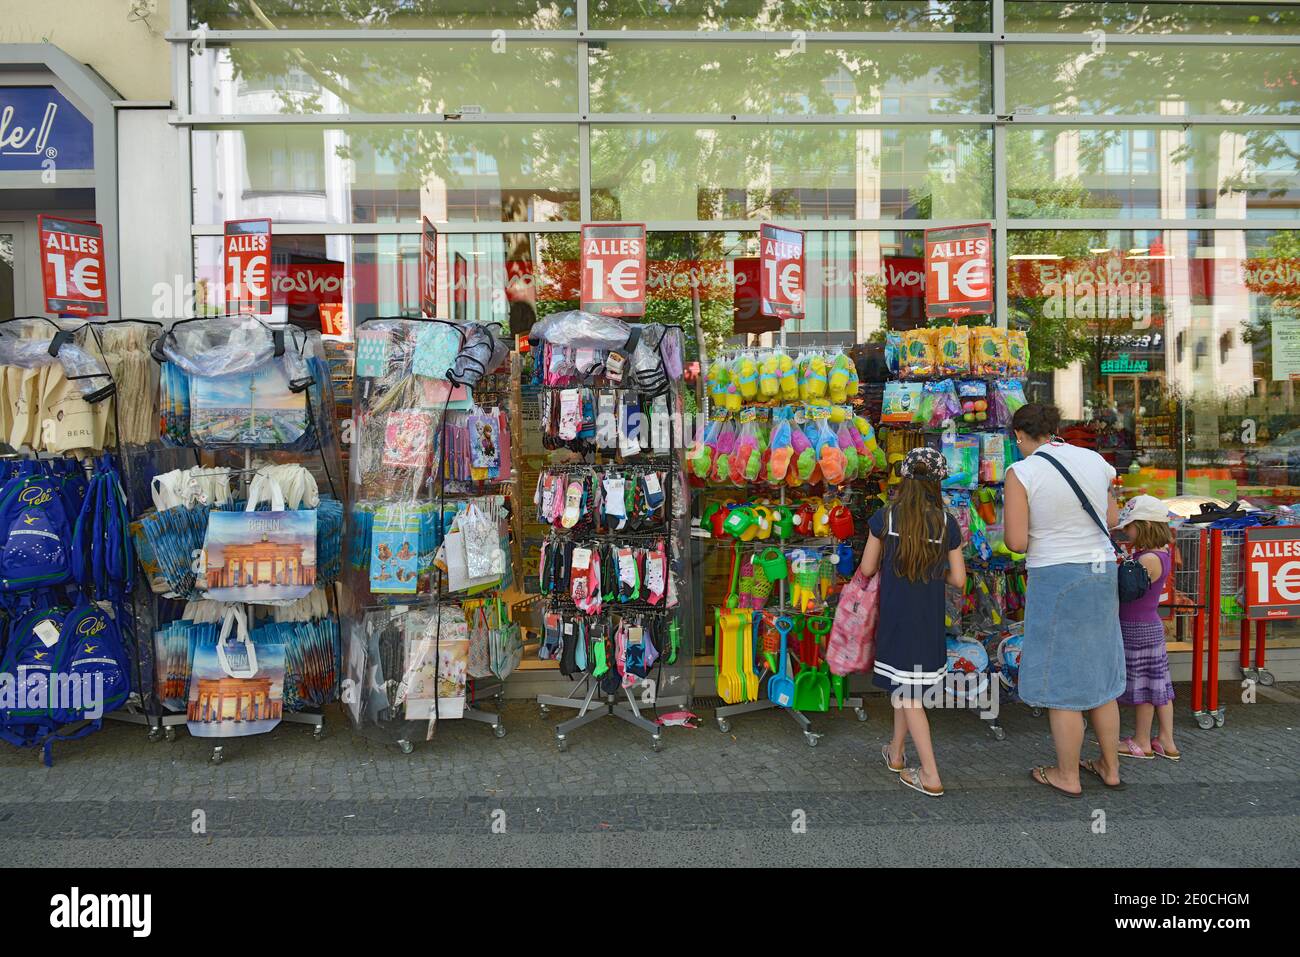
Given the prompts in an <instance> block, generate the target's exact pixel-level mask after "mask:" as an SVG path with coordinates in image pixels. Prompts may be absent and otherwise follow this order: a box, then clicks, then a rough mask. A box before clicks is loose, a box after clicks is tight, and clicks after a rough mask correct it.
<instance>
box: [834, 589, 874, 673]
mask: <svg viewBox="0 0 1300 957" xmlns="http://www.w3.org/2000/svg"><path fill="white" fill-rule="evenodd" d="M879 621H880V576H879V575H873V576H872V577H871V578H867V577H866V576H865V575H863V574H862V570H861V569H859V570H858V571H856V572H854V574H853V578H852V580H851V581H850V582H849V583H848V584H847V585H845V586H844V589H843V590H842V591H841V592H840V600H839V604H838V605H837V606H836V608H835V623H834V624H833V625H832V626H831V636H830V640H829V641H828V642H827V644H826V661H827V663H828V664H829V665H830V669H831V674H834V675H849V674H855V673H861V672H866V671H870V670H871V669H872V667H873V666H874V665H875V663H876V625H877V623H878V622H879Z"/></svg>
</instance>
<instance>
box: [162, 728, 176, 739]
mask: <svg viewBox="0 0 1300 957" xmlns="http://www.w3.org/2000/svg"><path fill="white" fill-rule="evenodd" d="M163 737H164V738H166V739H167V740H168V741H175V740H176V729H175V728H164V729H163Z"/></svg>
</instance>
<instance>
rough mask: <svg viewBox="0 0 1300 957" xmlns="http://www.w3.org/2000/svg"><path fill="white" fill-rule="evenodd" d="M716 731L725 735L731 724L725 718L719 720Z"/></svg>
mask: <svg viewBox="0 0 1300 957" xmlns="http://www.w3.org/2000/svg"><path fill="white" fill-rule="evenodd" d="M718 730H719V731H721V732H722V733H723V734H726V733H727V732H728V731H730V730H731V722H730V721H728V720H727V719H726V718H719V719H718Z"/></svg>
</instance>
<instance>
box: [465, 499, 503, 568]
mask: <svg viewBox="0 0 1300 957" xmlns="http://www.w3.org/2000/svg"><path fill="white" fill-rule="evenodd" d="M459 524H460V530H461V532H463V533H464V535H465V571H466V573H467V574H468V575H469V576H470V577H471V578H490V577H500V576H501V574H502V572H504V571H505V556H504V555H503V554H502V552H501V539H500V537H499V536H498V533H497V524H496V523H495V522H493V521H492V520H491V519H489V518H488V517H487V516H486V515H484V514H483V510H482V509H481V508H479V506H478V503H477V502H470V504H469V507H468V508H467V509H465V513H464V514H463V515H461V516H460V522H459Z"/></svg>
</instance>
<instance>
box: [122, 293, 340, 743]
mask: <svg viewBox="0 0 1300 957" xmlns="http://www.w3.org/2000/svg"><path fill="white" fill-rule="evenodd" d="M225 320H238V321H240V322H245V323H250V324H252V323H255V324H256V325H258V326H261V327H263V328H265V329H266V330H267V331H268V332H270V333H271V334H272V336H273V337H276V336H283V335H284V334H285V333H289V334H290V335H292V334H293V332H294V331H297V332H303V330H301V329H300V328H299V327H295V326H292V325H291V324H287V323H278V322H268V321H264V320H262V319H258V318H256V317H253V316H248V315H214V316H199V317H195V318H192V319H183V320H179V321H177V322H175V323H173V324H172V327H171V330H169V332H170V331H174V330H175V329H177V328H183V327H185V326H188V325H190V324H203V323H209V322H212V321H225ZM304 334H305V333H304ZM277 341H280V340H278V339H277ZM306 341H307V340H306V339H304V342H306ZM279 348H280V347H279V346H277V349H279ZM278 354H279V352H277V355H278ZM304 355H306V353H304ZM153 357H154V359H155V360H156V361H157V362H158V363H160V364H161V363H163V362H165V361H168V360H167V357H166V355H165V354H164V352H163V351H162V350H161V349H160V348H159V343H158V342H156V343H155V346H154V349H153ZM310 358H311V360H313V361H314V360H321V361H320V363H319V365H318V366H317V367H316V368H315V370H314V374H315V375H322V376H325V378H324V381H323V382H322V383H320V391H321V396H322V402H323V404H322V406H321V407H320V408H317V407H316V405H315V403H314V402H313V401H312V385H314V384H315V383H314V382H313V383H309V384H308V385H307V386H305V387H303V388H302V391H303V393H304V395H305V409H306V417H307V420H308V421H309V422H310V423H311V428H312V429H314V430H315V441H314V444H313V446H312V447H311V448H312V451H314V452H315V456H314V457H313V456H312V455H311V454H310V453H295V452H288V451H285V450H282V449H277V448H268V449H260V448H259V451H258V454H259V457H260V458H261V459H262V463H261V464H260V465H256V466H255V465H254V462H253V447H252V446H251V445H243V446H229V447H223V448H214V449H208V450H206V453H205V451H204V450H203V449H200V448H199V447H197V446H194V445H190V446H188V447H187V448H188V451H189V453H190V454H192V456H193V464H194V465H195V466H202V465H204V462H203V458H204V455H205V454H206V455H207V457H208V458H209V460H210V462H209V463H208V464H209V465H217V466H218V467H222V466H221V465H220V463H224V462H229V463H231V466H233V467H229V466H228V467H227V468H228V475H229V477H230V478H231V479H232V480H234V481H235V482H236V483H237V485H236V488H235V489H232V493H234V494H235V497H236V498H245V499H246V498H247V496H248V493H249V485H250V481H251V477H252V476H254V475H255V474H256V473H257V472H258V471H259V469H261V468H264V467H266V466H267V465H270V464H299V465H302V466H303V467H304V468H316V467H319V470H320V474H321V475H322V476H323V477H324V478H325V482H326V484H327V485H328V488H329V492H330V493H331V495H332V497H333V499H334V500H335V501H337V502H338V503H339V506H340V507H341V508H342V507H345V501H344V498H343V496H341V495H340V493H339V484H340V482H341V479H342V476H341V475H340V476H339V480H338V481H336V478H335V473H336V471H337V470H336V469H334V468H331V463H330V458H331V450H333V451H334V452H335V453H336V452H337V448H338V436H337V423H336V422H335V421H334V416H333V402H332V397H331V384H330V381H329V378H328V376H327V375H325V372H324V369H325V363H324V361H323V360H324V356H323V354H322V355H319V356H318V355H315V354H312V355H311V356H310ZM232 459H233V461H232ZM337 461H338V459H337V458H335V462H336V463H337ZM152 464H153V463H152V462H149V463H148V465H149V466H152ZM338 587H339V585H338V583H337V582H334V581H331V582H329V583H327V584H325V585H323V586H319V590H320V591H321V592H322V594H323V596H324V601H325V608H326V618H327V619H328V620H332V621H334V622H335V623H336V627H337V628H338V629H340V631H341V629H342V616H341V613H340V612H341V608H340V602H339V595H338V592H337V589H338ZM152 598H153V610H154V615H153V618H154V621H155V624H156V625H161V622H160V621H159V617H160V616H159V614H158V611H159V607H160V606H159V603H158V600H157V599H158V596H157V595H153V596H152ZM235 604H244V607H245V609H246V610H247V613H248V618H249V621H250V622H251V621H253V620H254V615H253V614H252V613H251V611H252V609H253V608H255V607H262V606H258V605H256V604H255V603H254V604H247V603H235ZM340 669H341V662H340V661H339V660H337V658H335V660H334V661H333V662H332V672H333V675H334V685H333V689H332V691H331V695H332V698H333V699H337V697H338V695H339V692H340V683H339V674H340ZM190 678H191V679H192V676H190ZM151 700H152V703H153V705H154V707H153V709H152V711H151V714H150V730H149V738H150V740H158V739H159V738H162V739H164V740H166V741H168V742H171V741H175V740H176V729H177V728H178V727H181V726H187V725H188V722H189V717H188V715H187V713H185V712H176V711H172V710H171V709H169V708H166V707H165V706H164V705H163V704H162V702H161V700H160V699H159V696H157V695H156V694H155V695H153V696H151ZM279 723H288V724H299V725H305V726H307V727H309V728H311V730H312V738H313V740H315V741H320V740H321V739H322V738H323V737H324V734H325V715H324V711H323V709H322V708H321V707H311V706H306V707H301V708H298V709H295V710H289V709H288V708H286V709H284V710H283V711H282V712H281V713H280V715H279ZM241 737H242V736H234V737H221V738H214V739H213V740H214V741H219V742H221V743H214V744H213V745H212V751H211V754H210V756H209V760H210V762H211V763H213V764H221V763H222V762H223V761H224V760H225V758H226V755H227V751H226V748H227V745H228V744H229V743H231V742H233V741H237V740H240V738H241Z"/></svg>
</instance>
